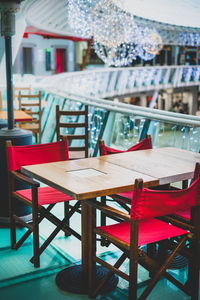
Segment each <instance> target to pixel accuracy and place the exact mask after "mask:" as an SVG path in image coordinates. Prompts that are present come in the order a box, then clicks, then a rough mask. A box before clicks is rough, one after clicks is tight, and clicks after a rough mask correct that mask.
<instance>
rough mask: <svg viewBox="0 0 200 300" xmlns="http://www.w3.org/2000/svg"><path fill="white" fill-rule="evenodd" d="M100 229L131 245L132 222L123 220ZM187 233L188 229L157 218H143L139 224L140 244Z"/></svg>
mask: <svg viewBox="0 0 200 300" xmlns="http://www.w3.org/2000/svg"><path fill="white" fill-rule="evenodd" d="M98 229H100V230H102V231H104V232H105V233H108V234H109V235H111V236H113V237H114V238H117V239H118V240H121V241H122V242H124V243H126V244H128V245H130V223H128V222H122V223H119V224H114V225H107V226H101V227H98ZM186 233H187V231H186V230H183V229H180V228H178V227H176V226H173V225H170V224H167V223H164V222H162V221H159V220H157V219H149V220H142V221H140V224H139V240H138V246H143V245H146V244H150V243H154V242H158V241H161V240H165V239H168V238H172V237H175V236H178V235H182V234H186Z"/></svg>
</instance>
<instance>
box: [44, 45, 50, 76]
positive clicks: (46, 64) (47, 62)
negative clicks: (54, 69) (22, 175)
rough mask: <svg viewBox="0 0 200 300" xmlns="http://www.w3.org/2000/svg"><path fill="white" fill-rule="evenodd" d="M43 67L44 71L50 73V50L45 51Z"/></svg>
mask: <svg viewBox="0 0 200 300" xmlns="http://www.w3.org/2000/svg"><path fill="white" fill-rule="evenodd" d="M45 66H46V71H51V49H49V48H46V49H45Z"/></svg>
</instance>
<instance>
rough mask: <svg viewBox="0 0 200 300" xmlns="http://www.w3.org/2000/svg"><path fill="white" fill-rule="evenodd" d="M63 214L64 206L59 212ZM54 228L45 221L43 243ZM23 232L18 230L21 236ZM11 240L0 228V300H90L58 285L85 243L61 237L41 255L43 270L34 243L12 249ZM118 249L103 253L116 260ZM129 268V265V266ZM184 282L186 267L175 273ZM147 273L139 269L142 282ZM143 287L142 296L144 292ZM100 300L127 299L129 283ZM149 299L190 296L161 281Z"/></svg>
mask: <svg viewBox="0 0 200 300" xmlns="http://www.w3.org/2000/svg"><path fill="white" fill-rule="evenodd" d="M58 211H60V212H62V211H63V210H62V207H60V209H58ZM79 221H80V220H77V219H76V220H74V222H75V223H74V224H76V225H75V226H76V227H77V229H78V228H80V222H79ZM50 229H51V226H50V225H49V224H47V223H45V222H43V224H42V226H41V231H40V232H41V240H42V239H43V237H44V236H45V235H46V234H47V232H48V231H49V230H50ZM22 231H23V229H18V234H20V233H21V232H22ZM9 244H10V237H9V229H8V228H0V300H12V299H13V300H14V299H19V298H20V300H25V299H26V300H27V299H28V300H45V298H46V299H48V300H55V299H56V300H62V299H63V300H64V299H77V300H79V299H80V300H81V299H88V297H87V296H85V295H77V294H71V293H67V292H63V291H61V290H60V289H59V288H58V287H57V286H56V283H55V277H56V274H57V273H58V272H59V271H60V270H61V269H63V268H65V267H67V266H70V265H71V264H73V263H75V262H77V261H79V260H80V256H81V244H80V241H78V240H77V239H75V238H74V237H67V238H65V237H64V236H63V234H62V233H61V234H59V235H58V236H57V237H56V239H55V240H54V242H53V243H52V246H49V247H48V248H47V249H46V250H45V252H44V253H43V254H42V255H41V267H40V268H38V269H35V268H34V267H33V266H32V264H31V263H30V262H29V259H30V257H31V254H32V244H31V240H29V241H27V242H26V244H25V245H24V246H23V247H21V248H20V249H19V250H17V251H15V250H11V249H10V247H9ZM111 250H114V248H101V249H100V250H99V253H100V254H101V255H102V256H104V258H105V260H109V261H110V260H113V259H115V256H117V252H115V253H114V254H113V252H112V251H111ZM125 267H126V266H125ZM172 272H173V273H174V274H176V276H177V277H178V278H179V279H180V278H181V279H182V280H184V279H185V278H186V268H185V269H180V270H174V271H172ZM147 276H148V275H147V272H145V271H144V270H143V269H142V268H140V269H139V281H140V282H142V281H143V280H144V279H145V278H147ZM142 289H143V287H140V288H139V290H138V293H139V294H140V292H141V291H142ZM97 299H99V300H104V299H107V300H110V299H116V300H119V299H120V300H123V299H127V282H125V281H124V280H121V279H120V280H119V284H118V287H117V288H116V290H114V291H113V292H111V293H109V294H108V295H102V296H98V297H97ZM148 299H149V300H160V299H162V300H169V299H170V300H179V299H180V300H183V299H185V300H186V299H190V297H189V296H187V295H185V294H184V293H183V292H181V291H180V290H178V289H177V288H176V287H174V286H173V285H172V284H171V283H169V282H167V281H166V280H165V279H162V280H160V282H159V283H158V284H157V285H156V287H155V289H154V290H153V291H152V293H151V294H150V296H149V297H148Z"/></svg>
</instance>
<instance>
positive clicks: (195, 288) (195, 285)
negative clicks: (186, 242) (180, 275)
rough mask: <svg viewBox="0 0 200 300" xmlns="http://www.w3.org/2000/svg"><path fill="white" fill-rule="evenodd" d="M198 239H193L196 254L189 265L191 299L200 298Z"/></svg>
mask: <svg viewBox="0 0 200 300" xmlns="http://www.w3.org/2000/svg"><path fill="white" fill-rule="evenodd" d="M198 244H199V242H198V241H197V239H196V240H195V241H193V245H192V247H194V249H195V251H194V255H193V257H192V258H191V260H190V262H189V266H188V276H189V287H190V291H191V300H198V299H199V296H198V295H199V269H200V263H199V261H200V259H199V253H200V245H198Z"/></svg>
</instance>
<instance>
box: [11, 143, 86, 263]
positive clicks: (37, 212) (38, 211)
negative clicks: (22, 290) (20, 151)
mask: <svg viewBox="0 0 200 300" xmlns="http://www.w3.org/2000/svg"><path fill="white" fill-rule="evenodd" d="M6 146H7V147H10V146H12V142H11V141H6ZM16 181H19V182H22V183H25V184H26V185H28V186H30V188H31V190H32V202H29V201H28V200H27V199H26V198H25V197H22V196H19V195H18V194H17V193H16V190H15V183H16ZM8 187H9V216H10V233H11V248H12V249H16V250H17V249H18V248H19V247H20V246H21V245H22V244H23V243H24V241H25V240H26V239H27V238H28V237H29V236H30V234H31V233H33V257H32V258H31V259H30V262H32V263H33V264H34V267H39V266H40V255H41V254H42V253H43V251H44V250H45V249H46V248H47V246H48V245H49V244H50V243H51V241H52V240H53V239H54V237H55V236H56V235H57V234H58V232H59V231H60V230H62V231H64V233H65V236H69V235H71V234H73V235H74V236H75V237H76V238H78V239H79V240H81V235H80V234H79V233H77V232H76V231H74V230H73V229H72V228H70V227H69V219H70V218H71V216H72V215H73V214H74V213H75V212H76V211H77V204H75V205H74V206H71V210H70V211H66V210H65V209H64V218H63V220H60V219H58V218H57V217H56V216H55V215H53V214H52V213H51V210H52V208H53V207H54V206H55V204H49V205H48V206H47V207H44V206H38V188H39V187H40V183H39V182H37V181H35V180H33V179H31V178H29V177H27V176H25V175H24V174H21V173H19V172H17V171H9V172H8ZM16 199H18V200H19V201H22V202H23V203H25V204H26V205H28V206H30V207H31V208H32V224H31V223H26V222H25V221H24V220H23V219H22V218H20V217H18V216H17V215H16V214H15V212H14V202H15V200H16ZM68 202H69V201H66V202H64V204H65V203H68ZM44 218H46V219H47V220H49V221H50V222H52V223H53V224H54V225H56V228H55V229H54V230H53V232H52V233H51V234H50V235H49V237H48V238H47V239H46V240H45V241H44V243H43V244H42V245H41V246H39V223H40V222H41V221H42V220H43V219H44ZM16 222H17V223H19V224H21V225H22V226H24V227H26V228H27V229H28V230H27V231H26V233H25V234H24V235H23V236H22V237H21V238H20V239H19V240H18V241H16Z"/></svg>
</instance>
